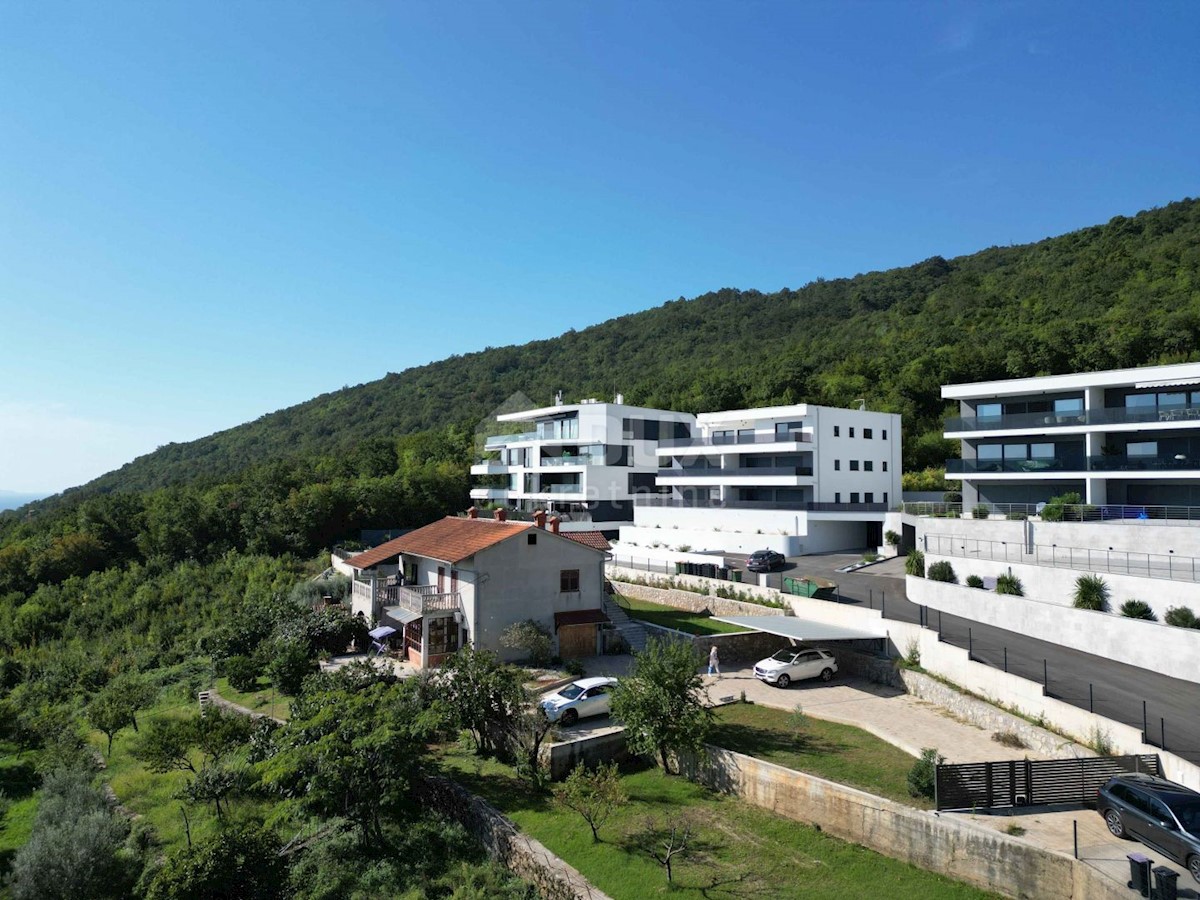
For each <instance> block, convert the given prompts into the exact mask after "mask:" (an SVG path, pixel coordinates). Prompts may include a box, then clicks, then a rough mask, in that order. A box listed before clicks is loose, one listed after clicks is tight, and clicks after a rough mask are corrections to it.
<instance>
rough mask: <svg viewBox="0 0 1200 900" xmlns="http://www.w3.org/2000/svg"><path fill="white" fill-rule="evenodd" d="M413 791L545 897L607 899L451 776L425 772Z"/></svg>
mask: <svg viewBox="0 0 1200 900" xmlns="http://www.w3.org/2000/svg"><path fill="white" fill-rule="evenodd" d="M414 790H415V793H416V794H417V800H418V802H420V803H421V804H422V805H423V806H426V807H430V808H433V809H436V810H438V811H439V812H441V813H443V814H444V815H446V816H447V817H449V818H451V819H454V820H455V821H456V822H459V823H460V824H461V825H462V826H463V827H464V828H466V829H467V831H469V832H470V833H471V834H472V835H473V836H474V837H475V839H476V840H478V841H479V842H480V843H481V844H482V845H483V847H484V849H485V850H486V851H487V853H488V856H490V857H492V858H493V859H495V860H497V861H499V862H501V863H503V864H504V865H505V866H507V867H508V868H509V869H510V870H511V871H512V872H513V873H515V874H516V875H517V876H519V877H520V878H521V879H523V880H524V881H527V882H529V883H530V884H532V885H534V886H536V887H537V889H538V891H539V892H540V896H541V897H544V898H545V900H609V897H608V895H607V894H605V893H604V892H603V891H601V890H599V889H598V888H597V887H595V885H593V884H592V883H591V882H590V881H588V880H587V879H586V878H584V877H583V876H582V875H581V874H579V872H578V870H576V869H575V868H573V867H572V866H570V865H568V864H567V863H566V862H565V861H564V860H562V859H560V858H559V857H557V856H555V855H554V854H553V853H551V852H550V851H549V850H547V849H546V848H545V847H544V846H543V845H542V844H541V843H539V842H538V841H535V840H534V839H533V838H531V837H529V836H528V835H526V834H522V833H521V831H520V830H518V829H517V826H516V825H514V824H513V823H512V821H511V820H509V819H508V818H506V817H505V816H504V815H502V814H501V813H500V812H499V811H498V810H496V809H495V808H493V807H492V806H490V805H489V804H488V803H486V802H484V801H483V800H482V799H480V798H479V797H476V796H475V795H474V794H472V793H470V792H469V791H467V790H465V789H463V788H462V787H460V786H459V785H457V784H455V783H454V782H453V781H450V780H449V779H446V778H439V777H429V778H426V779H424V780H423V781H421V782H419V783H417V784H416V785H414Z"/></svg>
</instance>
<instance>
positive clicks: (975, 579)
mask: <svg viewBox="0 0 1200 900" xmlns="http://www.w3.org/2000/svg"><path fill="white" fill-rule="evenodd" d="M967 587H973V588H982V587H983V579H982V578H980V577H979V576H978V575H968V576H967Z"/></svg>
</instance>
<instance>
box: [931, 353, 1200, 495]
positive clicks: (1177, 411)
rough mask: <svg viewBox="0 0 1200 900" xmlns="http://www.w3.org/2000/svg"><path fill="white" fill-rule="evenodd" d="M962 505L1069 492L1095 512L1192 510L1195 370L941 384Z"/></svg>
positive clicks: (1199, 440) (1197, 412) (1198, 439)
mask: <svg viewBox="0 0 1200 900" xmlns="http://www.w3.org/2000/svg"><path fill="white" fill-rule="evenodd" d="M942 396H943V397H944V398H946V399H949V400H956V401H958V403H959V407H960V409H959V415H958V416H957V417H954V418H951V419H949V420H947V422H946V428H945V435H946V437H947V438H952V439H956V440H960V441H961V442H962V458H961V459H957V460H948V461H947V466H946V476H947V477H948V478H961V479H962V483H963V504H964V508H970V507H971V506H973V505H975V504H979V503H991V504H1036V503H1040V502H1044V501H1047V500H1049V499H1050V498H1051V497H1053V496H1058V495H1061V494H1064V493H1068V492H1076V493H1078V494H1079V495H1080V496H1081V497H1083V499H1084V502H1085V503H1088V504H1092V505H1095V506H1106V505H1111V506H1200V363H1184V364H1181V365H1169V366H1146V367H1142V368H1135V369H1115V370H1109V371H1104V372H1089V373H1082V374H1073V375H1051V376H1045V377H1039V378H1015V379H1008V380H1004V381H989V382H977V383H973V384H956V385H944V386H943V387H942Z"/></svg>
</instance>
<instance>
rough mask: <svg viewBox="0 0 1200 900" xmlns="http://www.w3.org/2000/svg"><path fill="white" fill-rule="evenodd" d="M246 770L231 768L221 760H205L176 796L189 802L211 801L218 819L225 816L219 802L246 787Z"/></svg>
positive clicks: (226, 800)
mask: <svg viewBox="0 0 1200 900" xmlns="http://www.w3.org/2000/svg"><path fill="white" fill-rule="evenodd" d="M246 782H247V777H246V771H245V770H244V769H239V768H231V767H230V766H227V765H225V764H223V763H221V762H206V763H204V764H203V765H202V766H201V767H200V771H199V772H197V773H196V777H195V778H193V779H192V780H191V781H189V782H188V783H187V784H186V785H185V786H184V787H183V788H182V790H180V791H179V793H178V795H177V796H178V797H179V798H180V799H182V800H187V801H188V802H189V803H211V804H212V805H213V809H214V811H215V812H216V814H217V818H218V819H223V818H225V810H224V809H222V808H221V803H222V802H225V803H226V804H228V801H229V800H230V799H231V798H232V797H234V796H236V795H237V794H240V793H242V792H243V791H244V790H245V789H246Z"/></svg>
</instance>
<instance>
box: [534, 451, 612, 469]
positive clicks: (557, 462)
mask: <svg viewBox="0 0 1200 900" xmlns="http://www.w3.org/2000/svg"><path fill="white" fill-rule="evenodd" d="M538 465H541V466H602V465H604V457H603V456H596V455H593V454H590V453H581V454H580V455H579V456H543V457H542V458H541V459H539V460H538Z"/></svg>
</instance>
